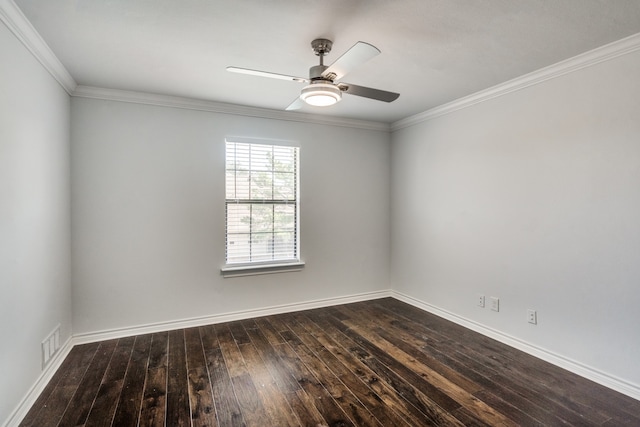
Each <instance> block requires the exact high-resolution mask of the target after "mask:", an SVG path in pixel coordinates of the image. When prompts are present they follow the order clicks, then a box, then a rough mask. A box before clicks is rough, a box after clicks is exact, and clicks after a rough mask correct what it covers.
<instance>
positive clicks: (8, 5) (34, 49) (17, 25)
mask: <svg viewBox="0 0 640 427" xmlns="http://www.w3.org/2000/svg"><path fill="white" fill-rule="evenodd" d="M0 20H1V21H2V22H4V24H5V25H6V26H7V28H8V29H9V30H10V31H11V32H12V33H13V34H14V35H15V36H16V37H17V38H18V40H20V42H22V44H23V45H24V46H25V47H26V48H27V50H29V52H31V54H32V55H33V56H34V57H35V58H36V59H37V60H38V61H39V62H40V63H41V64H42V66H43V67H44V68H45V69H46V70H47V71H48V72H49V74H51V75H52V76H53V78H54V79H56V81H57V82H58V83H60V86H62V87H63V88H64V90H66V91H67V93H69V94H71V93H72V92H73V91H74V90H75V88H76V86H77V84H76V82H75V80H74V79H73V77H71V74H69V72H68V71H67V69H66V68H65V67H64V65H62V63H61V62H60V60H59V59H58V58H57V57H56V55H55V54H54V53H53V51H52V50H51V49H50V48H49V45H47V43H46V42H45V41H44V40H43V39H42V37H40V34H38V32H37V31H36V29H35V28H33V25H31V22H29V20H28V19H27V17H26V16H24V14H23V13H22V11H21V10H20V8H18V6H16V4H15V3H14V1H13V0H0Z"/></svg>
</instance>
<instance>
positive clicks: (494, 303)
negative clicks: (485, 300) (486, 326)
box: [491, 297, 500, 311]
mask: <svg viewBox="0 0 640 427" xmlns="http://www.w3.org/2000/svg"><path fill="white" fill-rule="evenodd" d="M491 310H493V311H500V299H499V298H497V297H491Z"/></svg>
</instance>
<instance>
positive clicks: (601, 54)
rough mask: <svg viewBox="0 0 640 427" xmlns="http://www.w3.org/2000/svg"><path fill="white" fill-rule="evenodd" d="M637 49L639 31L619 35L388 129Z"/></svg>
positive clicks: (526, 86)
mask: <svg viewBox="0 0 640 427" xmlns="http://www.w3.org/2000/svg"><path fill="white" fill-rule="evenodd" d="M639 49H640V33H637V34H634V35H632V36H629V37H626V38H624V39H620V40H618V41H615V42H613V43H609V44H607V45H604V46H601V47H598V48H596V49H593V50H590V51H588V52H585V53H582V54H580V55H577V56H574V57H573V58H569V59H566V60H564V61H560V62H558V63H556V64H553V65H550V66H548V67H545V68H541V69H539V70H537V71H533V72H531V73H529V74H525V75H523V76H520V77H516V78H515V79H512V80H509V81H507V82H504V83H500V84H498V85H496V86H493V87H490V88H488V89H485V90H481V91H479V92H476V93H474V94H472V95H469V96H465V97H463V98H460V99H457V100H455V101H452V102H449V103H446V104H442V105H440V106H438V107H435V108H432V109H430V110H427V111H424V112H422V113H418V114H415V115H413V116H409V117H406V118H404V119H400V120H398V121H396V122H393V123H392V124H391V131H392V132H393V131H396V130H399V129H403V128H406V127H409V126H413V125H416V124H418V123H422V122H425V121H428V120H431V119H434V118H436V117H440V116H443V115H445V114H449V113H453V112H454V111H458V110H461V109H463V108H467V107H471V106H472V105H476V104H479V103H481V102H484V101H488V100H490V99H494V98H497V97H500V96H503V95H507V94H509V93H512V92H516V91H518V90H522V89H525V88H528V87H530V86H534V85H537V84H540V83H543V82H545V81H547V80H551V79H555V78H557V77H560V76H563V75H565V74H569V73H573V72H576V71H578V70H581V69H584V68H588V67H591V66H593V65H596V64H599V63H601V62H605V61H609V60H611V59H614V58H617V57H619V56H622V55H626V54H628V53H632V52H635V51H637V50H639Z"/></svg>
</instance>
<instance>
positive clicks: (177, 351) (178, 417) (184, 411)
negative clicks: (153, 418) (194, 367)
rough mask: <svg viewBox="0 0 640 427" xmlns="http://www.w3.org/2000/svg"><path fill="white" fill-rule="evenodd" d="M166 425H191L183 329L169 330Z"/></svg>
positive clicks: (177, 426) (178, 426) (176, 426)
mask: <svg viewBox="0 0 640 427" xmlns="http://www.w3.org/2000/svg"><path fill="white" fill-rule="evenodd" d="M166 425H167V426H175V427H183V426H190V425H191V411H190V408H189V382H188V380H187V360H186V354H185V342H184V329H179V330H175V331H170V332H169V353H168V365H167V415H166Z"/></svg>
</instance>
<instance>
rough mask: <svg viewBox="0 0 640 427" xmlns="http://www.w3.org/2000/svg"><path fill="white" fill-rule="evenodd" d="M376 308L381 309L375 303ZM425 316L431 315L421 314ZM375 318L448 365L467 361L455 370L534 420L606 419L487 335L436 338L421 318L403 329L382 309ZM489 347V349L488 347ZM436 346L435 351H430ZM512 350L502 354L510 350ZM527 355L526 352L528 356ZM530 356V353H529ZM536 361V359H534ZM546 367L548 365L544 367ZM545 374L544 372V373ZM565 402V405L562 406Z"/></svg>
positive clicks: (597, 420)
mask: <svg viewBox="0 0 640 427" xmlns="http://www.w3.org/2000/svg"><path fill="white" fill-rule="evenodd" d="M377 307H378V308H384V307H381V306H380V305H377ZM424 315H425V316H433V315H429V314H428V313H424ZM376 316H377V318H378V319H385V318H386V319H388V320H389V322H390V324H392V326H391V330H393V331H394V332H397V331H398V330H399V329H401V330H405V331H408V332H409V333H410V334H413V336H415V337H416V339H417V340H418V341H425V342H427V341H428V342H429V345H426V344H425V345H423V346H422V347H421V349H422V350H423V351H425V352H430V353H431V354H432V355H434V356H435V357H438V352H437V349H438V348H440V349H442V350H443V352H444V353H445V354H446V355H447V357H446V358H445V359H448V361H449V364H452V362H453V364H454V365H455V360H460V361H462V363H466V365H467V366H469V368H470V369H471V371H469V370H465V369H464V368H461V367H460V365H458V367H457V368H456V370H457V371H458V372H460V373H461V374H463V375H465V376H466V377H468V378H472V377H474V378H476V381H480V382H482V384H483V386H484V387H485V388H487V389H488V390H489V391H493V392H494V393H500V395H501V396H504V397H508V396H512V400H514V401H516V402H518V403H519V404H520V405H522V406H524V407H527V408H528V411H529V412H530V413H532V414H535V417H536V419H538V420H540V421H543V422H545V423H548V424H558V423H563V422H569V423H578V424H580V423H581V422H584V419H585V418H587V419H591V421H592V422H593V423H595V424H600V423H602V422H603V421H604V420H606V418H604V417H602V416H601V415H600V414H598V413H597V412H596V411H594V410H593V409H592V408H585V407H583V406H582V405H579V404H578V403H577V402H573V401H568V399H567V398H566V396H565V395H564V393H560V394H557V393H555V391H554V390H552V389H549V388H547V387H545V386H543V385H539V384H541V383H540V382H539V381H536V380H535V379H536V378H538V379H539V377H538V376H536V374H533V375H532V374H527V373H526V372H525V371H526V370H527V369H529V365H530V364H532V361H531V360H529V359H526V360H524V361H521V362H519V363H521V364H523V367H520V368H516V367H517V366H518V361H517V359H518V357H514V356H513V355H511V356H510V357H507V356H506V355H505V354H503V352H500V351H496V350H494V349H493V348H494V346H498V347H499V346H501V345H502V346H504V345H503V344H500V343H497V342H495V341H494V340H491V339H489V338H486V337H479V336H477V335H476V336H475V337H474V338H473V339H472V338H468V339H467V340H465V342H464V343H465V344H464V345H463V344H462V343H461V342H456V341H453V340H451V339H444V340H443V339H439V338H438V333H437V332H434V331H433V330H431V329H429V328H426V327H425V326H423V320H424V319H420V322H418V324H414V325H413V327H412V328H406V327H405V326H403V325H404V323H402V322H399V321H398V320H397V318H396V317H390V316H389V315H387V314H385V312H384V310H382V311H376ZM478 340H479V341H481V342H483V344H482V347H483V348H484V351H480V352H476V351H474V345H475V344H477V342H478ZM489 348H491V349H492V350H490V351H489V350H488V349H489ZM434 349H436V352H435V353H434V352H433V350H434ZM510 352H511V350H509V351H508V352H505V353H510ZM527 356H528V355H527ZM529 357H530V356H529ZM439 358H440V359H441V360H442V357H441V356H440V357H439ZM536 363H537V361H536ZM547 368H549V367H547ZM473 371H476V372H481V373H482V374H483V375H484V376H485V377H486V378H492V379H493V378H500V379H499V380H497V381H494V380H488V379H486V378H482V377H480V378H479V377H477V376H474V374H473ZM546 375H547V374H546V373H545V376H546ZM565 403H566V405H565Z"/></svg>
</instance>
